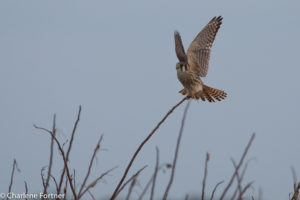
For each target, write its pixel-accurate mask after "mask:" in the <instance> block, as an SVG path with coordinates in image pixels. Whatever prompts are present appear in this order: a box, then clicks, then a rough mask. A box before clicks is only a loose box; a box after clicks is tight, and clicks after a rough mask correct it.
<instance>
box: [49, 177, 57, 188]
mask: <svg viewBox="0 0 300 200" xmlns="http://www.w3.org/2000/svg"><path fill="white" fill-rule="evenodd" d="M50 177H51V178H52V180H53V182H54V184H55V188H56V192H58V185H57V181H56V179H55V177H54V176H52V175H50Z"/></svg>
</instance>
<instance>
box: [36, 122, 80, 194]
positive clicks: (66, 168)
mask: <svg viewBox="0 0 300 200" xmlns="http://www.w3.org/2000/svg"><path fill="white" fill-rule="evenodd" d="M33 126H34V127H35V128H36V129H41V130H44V131H46V132H48V131H47V129H44V128H41V127H38V126H36V125H33ZM48 133H50V135H51V136H52V137H53V139H54V141H55V142H56V144H57V146H58V149H59V151H60V153H61V156H62V159H63V162H64V165H65V167H64V168H65V170H66V171H67V177H68V180H69V185H70V187H71V190H72V193H73V196H74V199H75V200H77V195H76V192H75V190H74V187H73V183H72V178H71V174H70V170H69V166H68V161H67V159H66V156H65V152H64V150H63V149H62V147H61V145H60V143H59V141H58V140H57V138H56V137H55V135H52V133H51V131H50V132H48Z"/></svg>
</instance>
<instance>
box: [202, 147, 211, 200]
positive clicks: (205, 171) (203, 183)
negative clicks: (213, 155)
mask: <svg viewBox="0 0 300 200" xmlns="http://www.w3.org/2000/svg"><path fill="white" fill-rule="evenodd" d="M208 161H209V153H208V152H206V159H205V168H204V177H203V181H202V195H201V200H204V195H205V194H204V192H205V184H206V177H207V165H208Z"/></svg>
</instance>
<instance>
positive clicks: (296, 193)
mask: <svg viewBox="0 0 300 200" xmlns="http://www.w3.org/2000/svg"><path fill="white" fill-rule="evenodd" d="M299 190H300V183H298V186H297V187H296V190H295V192H294V195H293V198H292V199H291V200H297V199H298V196H299Z"/></svg>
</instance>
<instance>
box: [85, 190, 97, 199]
mask: <svg viewBox="0 0 300 200" xmlns="http://www.w3.org/2000/svg"><path fill="white" fill-rule="evenodd" d="M87 192H88V193H89V195H90V196H91V197H92V199H93V200H96V198H95V197H94V195H93V194H92V193H91V191H90V190H88V191H87Z"/></svg>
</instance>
